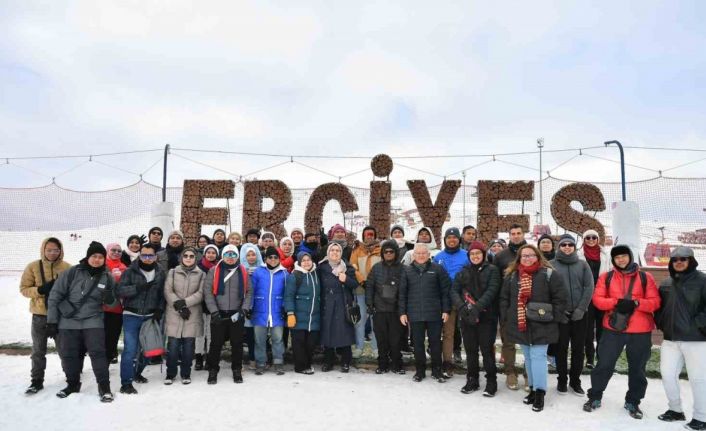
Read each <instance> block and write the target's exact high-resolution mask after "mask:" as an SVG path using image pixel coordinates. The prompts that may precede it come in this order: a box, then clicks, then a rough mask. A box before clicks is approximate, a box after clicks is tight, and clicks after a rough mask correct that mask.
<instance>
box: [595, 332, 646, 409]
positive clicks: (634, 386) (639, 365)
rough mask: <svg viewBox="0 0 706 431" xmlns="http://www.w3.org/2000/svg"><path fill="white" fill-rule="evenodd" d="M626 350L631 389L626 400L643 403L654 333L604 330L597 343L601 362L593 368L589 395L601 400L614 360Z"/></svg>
mask: <svg viewBox="0 0 706 431" xmlns="http://www.w3.org/2000/svg"><path fill="white" fill-rule="evenodd" d="M623 349H625V354H626V356H627V359H628V392H627V393H626V394H625V401H627V402H629V403H633V404H640V401H641V400H642V399H643V398H644V397H645V391H646V390H647V377H646V376H645V367H646V366H647V361H648V360H649V359H650V354H651V353H652V350H651V349H652V334H651V333H649V332H645V333H642V334H625V333H620V332H615V331H610V330H607V329H606V330H605V331H603V334H602V335H601V342H600V344H599V345H598V363H597V364H596V367H595V368H594V369H593V371H591V389H589V390H588V397H589V398H592V399H597V400H600V399H601V398H602V397H603V391H605V388H606V387H607V386H608V382H609V381H610V378H611V377H612V376H613V372H614V371H615V363H616V362H617V361H618V358H619V357H620V354H621V353H622V352H623Z"/></svg>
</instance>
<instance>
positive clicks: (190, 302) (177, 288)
mask: <svg viewBox="0 0 706 431" xmlns="http://www.w3.org/2000/svg"><path fill="white" fill-rule="evenodd" d="M205 280H206V274H205V273H204V272H203V271H201V270H200V269H199V268H198V267H194V268H193V269H192V270H190V271H187V270H186V269H185V268H184V267H183V266H182V265H179V266H177V267H176V268H173V269H170V270H169V272H168V273H167V280H166V281H165V282H164V298H165V300H166V303H167V304H166V310H165V316H166V317H165V321H164V332H165V333H166V334H167V337H174V338H188V337H201V336H203V313H202V312H201V303H202V302H203V283H204V281H205ZM180 299H183V300H185V301H186V306H187V307H188V308H189V311H190V312H191V315H190V316H189V319H188V320H184V319H182V318H181V315H179V312H177V310H176V309H175V308H174V303H175V302H176V301H178V300H180Z"/></svg>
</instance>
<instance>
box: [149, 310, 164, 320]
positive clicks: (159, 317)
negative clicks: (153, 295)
mask: <svg viewBox="0 0 706 431" xmlns="http://www.w3.org/2000/svg"><path fill="white" fill-rule="evenodd" d="M162 313H164V312H163V311H162V310H160V309H159V308H158V309H156V310H154V313H153V314H152V320H153V321H155V322H159V321H160V320H162Z"/></svg>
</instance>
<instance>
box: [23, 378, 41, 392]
mask: <svg viewBox="0 0 706 431" xmlns="http://www.w3.org/2000/svg"><path fill="white" fill-rule="evenodd" d="M42 389H44V380H39V379H32V383H30V385H29V386H28V387H27V389H26V390H25V395H34V394H36V393H37V392H39V391H41V390H42Z"/></svg>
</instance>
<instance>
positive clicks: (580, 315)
mask: <svg viewBox="0 0 706 431" xmlns="http://www.w3.org/2000/svg"><path fill="white" fill-rule="evenodd" d="M585 314H586V312H585V311H583V310H581V309H580V308H577V309H576V310H574V312H573V313H571V320H573V321H574V322H576V321H578V320H581V319H583V316H584V315H585Z"/></svg>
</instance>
